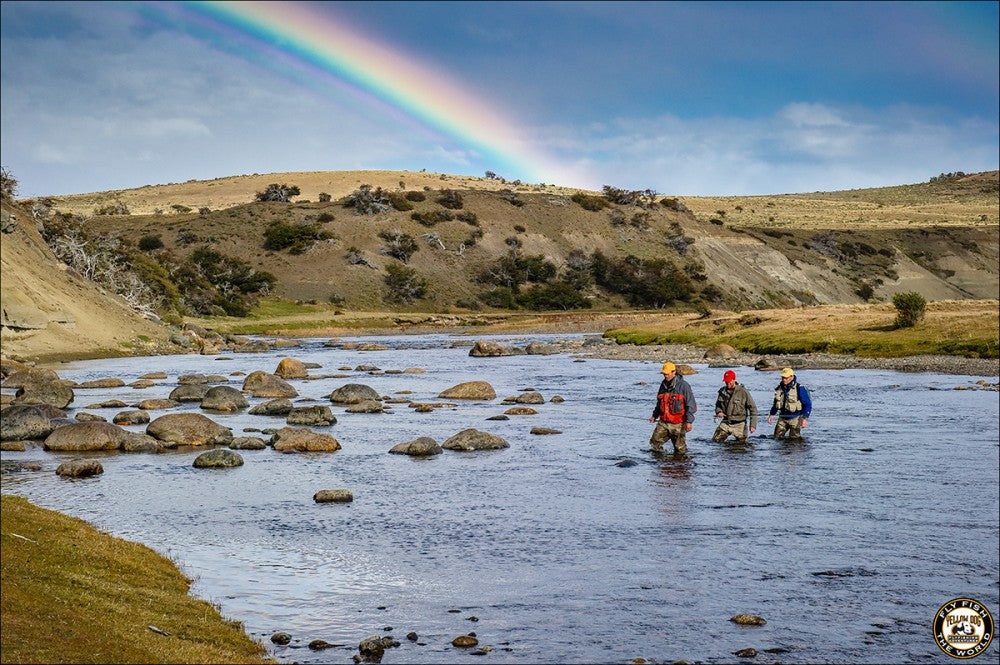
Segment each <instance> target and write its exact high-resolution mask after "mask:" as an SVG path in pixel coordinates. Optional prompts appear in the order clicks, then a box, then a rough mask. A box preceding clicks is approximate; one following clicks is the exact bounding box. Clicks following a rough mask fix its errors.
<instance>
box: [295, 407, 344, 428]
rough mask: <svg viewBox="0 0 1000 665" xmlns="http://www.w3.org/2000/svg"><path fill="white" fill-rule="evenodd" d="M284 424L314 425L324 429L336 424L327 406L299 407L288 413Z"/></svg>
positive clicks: (335, 419)
mask: <svg viewBox="0 0 1000 665" xmlns="http://www.w3.org/2000/svg"><path fill="white" fill-rule="evenodd" d="M285 422H286V423H288V424H289V425H315V426H317V427H326V426H327V425H333V424H334V423H336V422H337V418H336V417H335V416H334V415H333V411H331V410H330V407H328V406H322V405H316V406H300V407H296V408H294V409H292V410H291V411H289V412H288V417H287V418H285Z"/></svg>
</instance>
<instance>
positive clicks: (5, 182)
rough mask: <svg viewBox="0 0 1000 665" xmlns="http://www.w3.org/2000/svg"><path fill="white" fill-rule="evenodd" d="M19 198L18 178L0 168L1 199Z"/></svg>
mask: <svg viewBox="0 0 1000 665" xmlns="http://www.w3.org/2000/svg"><path fill="white" fill-rule="evenodd" d="M15 196H17V178H15V177H14V174H13V173H11V172H10V171H8V170H7V169H6V168H4V167H0V197H2V198H4V199H13V198H14V197H15Z"/></svg>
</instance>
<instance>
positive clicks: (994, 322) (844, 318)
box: [607, 300, 1000, 358]
mask: <svg viewBox="0 0 1000 665" xmlns="http://www.w3.org/2000/svg"><path fill="white" fill-rule="evenodd" d="M895 319H896V309H895V308H894V307H893V306H892V305H825V306H819V307H804V308H798V309H770V310H754V311H748V312H743V313H739V312H721V311H714V312H712V314H711V315H710V316H707V317H701V316H700V315H698V314H675V315H664V316H663V317H662V318H660V319H658V320H650V321H647V322H644V323H642V324H640V325H635V326H629V327H622V328H616V329H614V330H610V331H608V333H607V335H608V336H609V337H613V338H615V339H617V340H618V341H619V342H622V343H633V344H683V343H691V344H699V345H702V346H712V345H714V344H729V345H730V346H732V347H734V348H736V349H738V350H740V351H747V352H752V353H773V354H787V353H815V352H826V353H846V354H853V355H858V356H869V357H898V356H914V355H923V354H942V355H957V356H968V357H973V358H976V357H981V358H997V357H998V343H1000V305H998V302H997V301H996V300H961V301H941V302H932V303H929V304H928V305H927V314H926V317H925V320H924V321H923V322H922V323H919V324H918V325H916V326H914V327H912V328H901V329H897V328H895V326H894V325H893V324H894V321H895Z"/></svg>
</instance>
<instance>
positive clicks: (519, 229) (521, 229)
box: [514, 224, 527, 233]
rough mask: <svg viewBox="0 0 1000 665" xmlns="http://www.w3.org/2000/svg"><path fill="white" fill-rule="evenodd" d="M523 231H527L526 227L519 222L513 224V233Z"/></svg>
mask: <svg viewBox="0 0 1000 665" xmlns="http://www.w3.org/2000/svg"><path fill="white" fill-rule="evenodd" d="M525 231H527V229H526V228H524V227H523V226H521V225H520V224H515V225H514V232H515V233H524V232H525Z"/></svg>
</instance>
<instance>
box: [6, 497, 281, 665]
mask: <svg viewBox="0 0 1000 665" xmlns="http://www.w3.org/2000/svg"><path fill="white" fill-rule="evenodd" d="M0 511H2V524H3V528H2V547H0V586H2V592H0V626H2V630H0V662H2V663H273V662H274V661H273V660H269V659H267V658H266V651H265V649H264V648H263V646H261V645H260V644H258V643H257V642H255V641H253V640H252V639H250V637H249V636H248V635H247V634H246V632H245V631H244V630H243V626H242V624H240V623H239V622H235V621H229V620H226V619H224V618H223V617H222V616H221V615H220V614H219V612H218V610H217V609H216V608H215V607H214V606H212V605H210V604H209V603H207V602H205V601H203V600H198V599H196V598H194V597H192V596H191V595H189V593H188V590H189V588H190V584H191V583H190V580H188V579H187V578H186V577H184V575H183V574H181V572H180V571H179V570H178V569H177V567H176V566H175V565H174V564H173V562H171V561H170V560H168V559H166V558H164V557H162V556H160V555H159V554H157V553H156V552H154V551H153V550H151V549H149V548H148V547H146V546H144V545H139V544H137V543H132V542H129V541H126V540H121V539H119V538H114V537H112V536H109V535H107V534H105V533H102V532H100V531H98V530H96V529H94V528H93V527H91V526H90V525H88V524H87V523H86V522H83V521H82V520H78V519H76V518H72V517H68V516H66V515H63V514H61V513H57V512H54V511H51V510H45V509H43V508H39V507H37V506H34V505H32V504H31V503H29V502H28V501H27V500H26V499H24V498H22V497H18V496H13V495H4V496H3V497H2V498H0ZM150 626H155V627H156V628H158V629H159V630H162V631H165V632H167V633H169V635H162V634H159V633H157V632H154V631H152V630H150V628H149V627H150Z"/></svg>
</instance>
